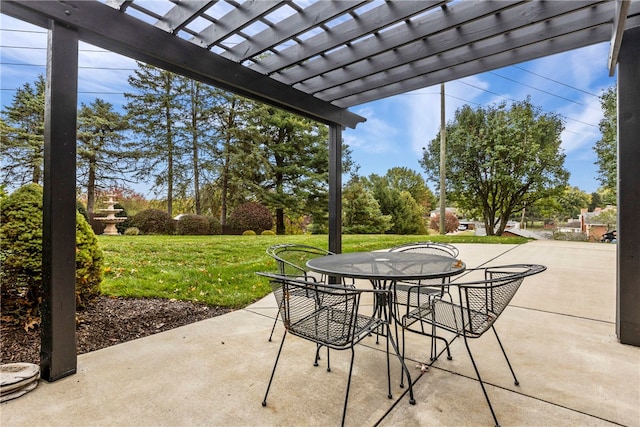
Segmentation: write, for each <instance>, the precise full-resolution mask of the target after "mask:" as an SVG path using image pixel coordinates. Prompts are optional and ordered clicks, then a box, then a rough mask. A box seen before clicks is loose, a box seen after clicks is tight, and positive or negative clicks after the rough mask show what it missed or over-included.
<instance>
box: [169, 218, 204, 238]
mask: <svg viewBox="0 0 640 427" xmlns="http://www.w3.org/2000/svg"><path fill="white" fill-rule="evenodd" d="M176 233H177V234H180V235H181V236H203V235H206V234H209V218H207V217H206V216H202V215H182V216H181V217H180V219H179V220H178V223H177V224H176Z"/></svg>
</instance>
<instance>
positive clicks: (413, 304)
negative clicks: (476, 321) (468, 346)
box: [389, 242, 460, 360]
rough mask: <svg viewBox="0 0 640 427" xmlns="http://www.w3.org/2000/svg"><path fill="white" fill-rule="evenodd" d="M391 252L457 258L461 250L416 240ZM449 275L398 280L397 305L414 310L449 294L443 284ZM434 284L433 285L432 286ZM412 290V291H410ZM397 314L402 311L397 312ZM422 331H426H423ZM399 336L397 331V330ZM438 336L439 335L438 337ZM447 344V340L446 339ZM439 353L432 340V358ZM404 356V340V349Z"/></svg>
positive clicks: (438, 243)
mask: <svg viewBox="0 0 640 427" xmlns="http://www.w3.org/2000/svg"><path fill="white" fill-rule="evenodd" d="M389 252H412V253H420V254H425V255H427V254H429V255H442V256H448V257H451V258H456V257H457V256H458V255H459V253H460V252H459V250H458V248H456V247H455V246H453V245H451V244H448V243H441V242H414V243H405V244H403V245H399V246H395V247H393V248H391V249H389ZM449 280H450V278H449V277H445V278H440V279H422V280H408V281H397V282H396V283H394V290H395V293H394V298H395V299H396V305H395V307H396V308H397V307H402V308H404V309H405V310H412V309H416V308H418V307H421V306H423V305H424V304H426V303H427V302H428V301H429V299H430V298H432V297H435V296H440V297H442V296H444V295H445V294H448V292H449V289H448V287H447V286H442V285H443V284H446V283H448V282H449ZM416 285H417V286H416ZM430 285H432V286H430ZM409 291H411V292H409ZM396 314H397V316H396V317H399V315H401V314H402V313H396ZM422 333H425V332H424V331H422ZM396 336H397V331H396ZM436 338H437V337H436ZM445 345H446V340H445ZM446 349H447V357H448V358H449V359H451V353H450V351H449V346H448V345H446ZM436 353H437V347H436V341H435V340H431V356H430V358H431V360H434V359H435V357H436ZM402 354H403V356H404V341H403V351H402Z"/></svg>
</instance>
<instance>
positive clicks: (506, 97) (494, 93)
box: [456, 80, 598, 128]
mask: <svg viewBox="0 0 640 427" xmlns="http://www.w3.org/2000/svg"><path fill="white" fill-rule="evenodd" d="M456 82H457V83H462V84H464V85H467V86H470V87H472V88H475V89H478V90H482V91H484V92H488V93H490V94H492V95H496V96H499V97H501V98H504V99H507V100H509V101H512V102H518V101H516V100H515V99H513V98H509V97H508V96H504V95H501V94H499V93H496V92H492V91H490V90H487V89H484V88H481V87H479V86H476V85H473V84H471V83H467V82H464V81H462V80H456ZM564 117H565V118H566V119H567V120H572V121H574V122H577V123H582V124H583V125H587V126H591V127H594V128H597V127H598V126H596V125H594V124H591V123H587V122H583V121H582V120H578V119H574V118H573V117H569V116H564Z"/></svg>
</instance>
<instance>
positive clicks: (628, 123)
mask: <svg viewBox="0 0 640 427" xmlns="http://www.w3.org/2000/svg"><path fill="white" fill-rule="evenodd" d="M639 77H640V27H636V28H633V29H630V30H627V31H625V33H624V37H623V39H622V45H621V47H620V53H619V56H618V228H617V230H618V233H617V234H618V237H617V239H618V243H617V245H618V246H617V250H618V253H617V264H618V265H617V267H618V268H617V271H618V273H617V295H616V333H617V335H618V339H619V340H620V342H621V343H622V344H630V345H634V346H640V221H638V213H640V173H639V172H638V165H640V140H638V135H640V78H639Z"/></svg>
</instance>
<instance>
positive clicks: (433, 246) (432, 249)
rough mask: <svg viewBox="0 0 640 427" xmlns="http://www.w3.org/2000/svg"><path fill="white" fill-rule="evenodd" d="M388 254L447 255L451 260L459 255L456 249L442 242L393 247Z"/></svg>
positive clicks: (406, 244)
mask: <svg viewBox="0 0 640 427" xmlns="http://www.w3.org/2000/svg"><path fill="white" fill-rule="evenodd" d="M389 252H416V253H423V254H434V255H447V256H450V257H452V258H456V257H457V256H458V255H459V254H460V251H459V250H458V248H456V247H455V246H453V245H451V244H449V243H442V242H415V243H405V244H402V245H399V246H394V247H393V248H391V249H389Z"/></svg>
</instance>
